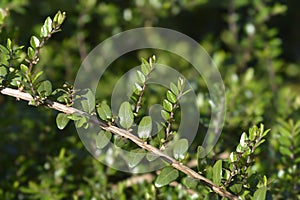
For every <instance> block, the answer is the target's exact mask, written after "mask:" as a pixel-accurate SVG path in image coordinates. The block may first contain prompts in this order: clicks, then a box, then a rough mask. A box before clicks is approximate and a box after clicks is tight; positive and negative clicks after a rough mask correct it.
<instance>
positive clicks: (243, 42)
mask: <svg viewBox="0 0 300 200" xmlns="http://www.w3.org/2000/svg"><path fill="white" fill-rule="evenodd" d="M291 2H292V1H291ZM291 2H289V3H287V5H283V4H281V3H279V2H274V1H270V0H264V1H263V0H256V1H244V0H241V1H231V0H229V1H226V2H225V1H224V2H216V1H211V2H209V1H205V0H195V1H188V0H186V1H173V0H164V1H147V0H143V1H131V2H122V3H120V1H109V2H108V1H96V0H88V1H83V0H80V1H79V2H77V1H76V3H75V1H72V0H71V1H66V2H58V1H49V2H45V1H34V0H12V1H2V2H1V3H0V44H1V45H0V63H1V65H0V90H2V89H4V88H15V89H18V90H19V91H22V92H26V93H29V94H30V95H31V96H33V97H34V99H33V100H32V101H31V102H29V105H33V106H38V107H37V108H28V106H27V104H26V103H24V102H22V101H20V102H16V101H15V99H12V98H9V97H5V96H3V95H1V96H0V105H1V113H0V116H1V122H0V123H1V134H2V139H1V142H0V149H1V152H2V155H3V156H1V157H0V163H1V165H0V173H1V174H2V177H1V181H0V188H1V189H0V197H1V199H28V198H29V199H221V197H220V196H218V195H217V194H216V193H215V192H214V191H213V190H212V189H211V188H210V187H207V185H205V184H202V183H201V182H198V181H197V180H195V179H192V178H191V177H189V176H187V175H186V174H184V173H182V172H180V171H178V170H177V169H175V168H173V167H172V166H166V167H164V168H163V169H161V170H160V171H157V172H156V173H155V172H153V173H151V174H150V175H151V176H150V177H153V178H152V179H150V180H149V179H142V180H141V181H139V182H134V181H133V182H131V183H130V184H127V183H126V181H127V180H131V179H132V178H139V177H140V176H139V175H131V174H126V173H123V172H119V171H115V170H114V169H111V168H109V167H107V166H104V165H102V164H101V163H99V162H98V161H97V160H95V159H93V158H92V157H91V156H89V155H88V154H87V152H86V151H84V150H82V149H84V148H83V145H82V143H81V141H80V140H79V138H78V136H77V135H76V134H75V133H76V131H75V129H74V126H72V125H68V124H70V123H69V122H70V121H71V120H73V121H74V122H75V126H76V127H82V128H88V126H89V125H90V123H89V120H91V116H92V117H96V118H97V119H98V120H101V121H102V122H103V123H106V124H107V125H109V126H110V125H115V126H119V127H120V128H122V129H124V130H127V131H130V132H132V133H134V134H135V135H136V136H138V137H139V138H140V139H141V140H143V142H144V143H146V144H150V145H151V146H153V147H156V148H158V149H160V150H162V151H163V150H165V149H168V147H169V146H172V148H171V151H170V152H171V153H170V154H171V155H172V157H174V158H175V159H176V161H178V162H180V163H182V164H183V165H188V166H189V168H192V169H195V170H196V171H197V172H198V173H199V174H201V175H203V176H204V177H206V178H207V179H209V180H211V181H212V183H213V184H215V185H216V186H218V187H220V188H223V189H225V190H226V191H229V192H231V193H232V194H235V195H237V196H239V197H240V198H242V199H265V198H267V199H271V198H273V199H299V198H300V196H299V192H298V191H299V189H300V182H299V179H298V178H297V177H298V175H299V173H300V170H299V168H300V165H299V163H300V158H299V154H300V149H299V146H300V139H299V138H300V137H299V133H300V119H299V117H300V115H299V108H300V96H299V80H298V78H297V77H299V74H300V70H299V66H298V64H297V63H292V61H297V59H296V58H294V59H290V58H289V56H287V52H289V51H290V50H289V48H288V47H286V44H284V41H283V40H282V39H281V38H280V37H282V33H281V32H280V30H282V27H285V24H286V21H284V22H283V23H282V22H281V23H279V24H276V23H278V20H279V22H280V19H281V18H284V17H279V16H280V15H288V14H289V15H290V13H289V12H291V11H290V10H293V9H292V8H291V5H293V3H291ZM58 6H59V7H58ZM57 9H61V10H65V11H66V12H61V11H59V12H57V13H56V14H55V13H54V12H55V11H56V10H57ZM33 11H38V12H33ZM66 13H67V14H68V17H67V18H66ZM48 15H51V16H50V17H46V18H45V16H48ZM43 18H44V23H43V24H40V23H41V22H42V21H43V20H41V19H43ZM187 19H188V20H187ZM204 19H205V20H206V22H205V21H204ZM207 19H210V20H211V22H209V23H208V22H207ZM284 19H286V18H284ZM276 20H277V21H276ZM196 21H197V22H198V21H199V27H196V26H195V24H194V23H195V22H196ZM291 23H292V22H291ZM212 24H216V25H215V26H213V25H212ZM274 24H275V25H278V26H277V27H275V25H274ZM152 25H155V26H163V27H167V28H173V29H177V30H179V31H182V32H184V33H186V34H188V35H190V36H192V37H194V39H196V40H197V41H199V42H200V44H202V45H203V46H204V48H205V49H206V50H207V51H208V53H209V54H210V55H212V58H213V60H214V62H215V63H216V65H217V66H218V67H219V70H220V71H221V74H222V78H223V80H224V82H225V85H226V98H227V107H226V109H227V116H226V123H225V126H224V129H223V134H222V135H221V138H220V140H219V142H218V143H217V145H216V146H215V148H214V149H213V152H210V154H208V156H206V157H205V158H203V156H202V154H203V151H204V148H203V147H202V146H201V141H202V140H203V134H202V133H203V132H205V131H206V130H207V126H208V123H207V122H208V121H209V116H210V114H211V109H210V108H211V106H212V104H213V102H214V101H216V100H215V99H211V98H210V96H209V95H208V91H207V88H206V85H205V82H204V81H203V80H202V79H200V78H199V79H198V80H194V81H193V82H192V87H193V89H194V90H195V91H196V95H197V106H198V108H199V110H200V113H199V114H200V120H201V124H200V127H199V132H198V134H197V136H196V139H195V141H194V142H193V144H192V146H191V147H188V145H189V142H188V141H187V140H186V139H184V138H180V137H179V134H178V126H179V123H180V117H181V116H180V109H179V101H180V100H181V99H182V98H184V97H185V95H186V93H187V92H189V90H188V89H189V88H188V87H186V81H187V80H188V79H189V78H190V77H192V73H193V71H192V70H191V69H190V66H189V65H188V64H187V63H186V62H184V61H182V60H181V61H180V62H178V59H174V55H170V54H168V53H166V52H162V51H154V52H153V51H151V50H139V51H136V52H133V53H131V54H130V55H126V56H123V57H121V58H120V59H119V60H117V61H115V62H114V63H113V65H114V67H112V68H110V70H107V72H106V73H105V75H104V78H103V80H102V81H103V83H101V84H102V87H101V88H98V90H99V91H97V94H96V97H97V98H96V101H95V100H94V96H95V95H94V94H93V93H92V92H91V91H90V90H80V91H78V90H75V89H74V88H73V85H72V82H73V81H74V77H75V74H76V72H77V69H78V67H79V66H80V63H81V61H82V60H83V59H84V58H85V57H86V55H87V54H88V52H89V51H90V50H91V49H92V47H93V46H94V45H95V44H98V43H99V42H100V41H102V40H104V39H106V38H108V37H109V36H111V35H112V34H114V33H118V32H121V31H123V30H128V29H130V28H135V27H141V26H152ZM197 26H198V25H197ZM61 28H62V29H63V30H62V31H61ZM58 32H59V33H58ZM32 33H33V34H32ZM279 36H280V37H279ZM48 40H50V41H48ZM282 43H283V44H282ZM178 45H179V46H180V45H181V44H178ZM78 46H80V47H81V48H78ZM181 48H182V49H184V48H185V47H184V46H181ZM78 49H80V50H78ZM153 53H155V54H156V56H153ZM141 57H144V58H147V59H144V58H142V59H140V58H141ZM148 58H149V59H148ZM139 59H140V62H141V67H140V68H139V69H138V70H136V82H135V84H134V88H133V90H134V93H133V95H132V96H131V97H130V98H128V100H127V101H125V102H122V104H120V107H119V109H118V112H117V113H114V112H113V111H112V109H111V107H110V106H111V105H110V104H109V103H108V102H110V99H109V95H110V94H111V91H112V85H114V84H113V83H115V82H116V81H117V80H118V79H119V77H120V76H121V75H122V74H124V73H125V72H126V71H127V70H128V69H129V68H130V66H133V65H137V64H138V60H139ZM155 62H158V63H164V64H166V65H169V66H175V68H176V69H177V70H178V71H180V72H182V74H183V75H184V77H185V78H183V77H178V80H177V82H174V83H170V85H169V86H170V87H169V89H166V90H165V89H161V88H156V87H153V86H151V84H148V83H149V80H150V79H151V76H152V72H153V70H155ZM74 99H75V100H78V99H79V100H80V102H81V107H82V110H84V111H85V112H86V115H80V114H67V113H57V112H55V111H53V110H51V109H45V108H44V107H43V105H47V102H49V101H51V102H52V101H57V102H60V103H63V104H64V105H66V106H68V107H70V106H72V105H73V103H74ZM99 99H100V100H99ZM154 102H155V103H159V104H160V105H161V108H162V109H161V112H160V113H159V114H160V115H161V116H160V117H161V118H162V119H163V120H164V123H162V124H158V123H155V121H154V119H152V117H151V116H150V115H149V114H147V112H146V110H147V108H148V107H149V106H150V105H151V104H153V103H154ZM22 111H23V112H22ZM55 124H56V125H57V128H58V129H56V128H55V127H54V126H55ZM263 124H264V125H263ZM264 127H267V129H266V130H265V128H264ZM156 130H160V131H159V132H158V133H157V134H156V135H153V134H152V133H153V132H154V131H156ZM244 130H249V131H248V132H247V133H246V132H243V131H244ZM241 132H242V134H240V133H241ZM57 133H63V134H57ZM110 141H111V142H112V143H113V144H114V145H116V146H119V147H122V148H123V149H126V150H128V151H130V152H132V153H135V154H130V155H129V156H128V157H126V158H124V159H126V160H127V161H128V164H129V167H130V168H134V167H135V166H137V165H138V164H139V163H140V162H141V161H142V160H143V159H148V160H151V159H156V158H155V156H154V157H153V158H152V157H151V156H146V157H144V156H143V154H142V153H144V152H145V150H144V149H142V148H140V147H138V146H137V145H136V144H134V143H133V142H131V141H129V140H128V139H125V138H121V137H115V135H114V134H113V133H111V132H109V131H105V130H101V131H100V132H98V133H96V134H95V145H96V148H98V149H105V148H108V147H107V145H108V143H109V142H110ZM172 144H173V145H172ZM106 150H107V149H106ZM195 151H196V152H195ZM138 153H140V155H141V156H139V154H138ZM195 161H197V162H196V164H191V163H195Z"/></svg>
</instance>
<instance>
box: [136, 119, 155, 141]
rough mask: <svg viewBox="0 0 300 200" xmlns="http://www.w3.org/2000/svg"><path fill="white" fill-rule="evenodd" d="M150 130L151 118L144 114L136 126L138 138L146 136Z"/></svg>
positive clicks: (149, 133)
mask: <svg viewBox="0 0 300 200" xmlns="http://www.w3.org/2000/svg"><path fill="white" fill-rule="evenodd" d="M151 132H152V119H151V117H150V116H145V117H143V119H142V120H141V122H140V124H139V126H138V136H139V137H140V138H148V137H149V136H150V135H151Z"/></svg>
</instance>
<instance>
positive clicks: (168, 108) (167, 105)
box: [163, 99, 173, 112]
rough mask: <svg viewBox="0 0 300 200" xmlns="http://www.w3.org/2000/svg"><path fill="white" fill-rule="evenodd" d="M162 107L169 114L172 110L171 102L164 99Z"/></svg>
mask: <svg viewBox="0 0 300 200" xmlns="http://www.w3.org/2000/svg"><path fill="white" fill-rule="evenodd" d="M163 107H164V109H165V110H166V111H169V112H171V111H172V110H173V105H172V103H171V102H169V101H168V100H167V99H164V101H163Z"/></svg>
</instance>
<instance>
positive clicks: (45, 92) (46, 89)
mask: <svg viewBox="0 0 300 200" xmlns="http://www.w3.org/2000/svg"><path fill="white" fill-rule="evenodd" d="M37 92H38V93H39V95H41V96H46V97H47V96H49V95H50V94H51V93H52V84H51V82H50V81H48V80H46V81H43V82H41V83H40V85H39V87H38V89H37Z"/></svg>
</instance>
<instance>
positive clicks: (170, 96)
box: [167, 90, 177, 103]
mask: <svg viewBox="0 0 300 200" xmlns="http://www.w3.org/2000/svg"><path fill="white" fill-rule="evenodd" d="M167 99H168V100H169V101H170V102H171V103H176V101H177V99H176V95H175V94H173V93H172V92H171V91H170V90H168V91H167Z"/></svg>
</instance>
